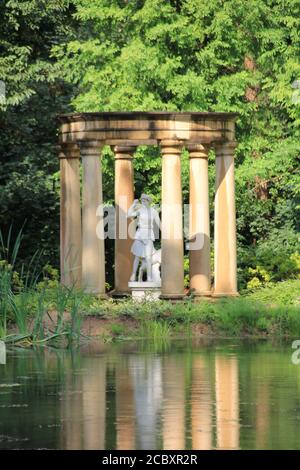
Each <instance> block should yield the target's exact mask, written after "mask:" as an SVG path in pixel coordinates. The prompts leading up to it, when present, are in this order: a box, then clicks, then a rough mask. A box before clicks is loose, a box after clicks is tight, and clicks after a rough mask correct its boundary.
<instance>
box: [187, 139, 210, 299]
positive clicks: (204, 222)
mask: <svg viewBox="0 0 300 470" xmlns="http://www.w3.org/2000/svg"><path fill="white" fill-rule="evenodd" d="M187 148H188V151H189V153H190V217H189V218H190V228H189V249H190V251H189V257H190V291H191V292H192V293H193V294H194V295H196V296H209V295H211V278H210V230H209V194H208V148H207V147H206V146H204V145H197V144H195V145H189V146H188V147H187Z"/></svg>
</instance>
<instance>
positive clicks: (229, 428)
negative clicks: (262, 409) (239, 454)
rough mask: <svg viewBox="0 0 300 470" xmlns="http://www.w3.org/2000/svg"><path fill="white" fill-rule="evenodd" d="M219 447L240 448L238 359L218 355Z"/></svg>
mask: <svg viewBox="0 0 300 470" xmlns="http://www.w3.org/2000/svg"><path fill="white" fill-rule="evenodd" d="M216 418H217V419H216V420H217V448H219V449H238V448H239V377H238V360H237V358H236V357H232V356H230V357H229V356H227V357H226V356H220V355H216Z"/></svg>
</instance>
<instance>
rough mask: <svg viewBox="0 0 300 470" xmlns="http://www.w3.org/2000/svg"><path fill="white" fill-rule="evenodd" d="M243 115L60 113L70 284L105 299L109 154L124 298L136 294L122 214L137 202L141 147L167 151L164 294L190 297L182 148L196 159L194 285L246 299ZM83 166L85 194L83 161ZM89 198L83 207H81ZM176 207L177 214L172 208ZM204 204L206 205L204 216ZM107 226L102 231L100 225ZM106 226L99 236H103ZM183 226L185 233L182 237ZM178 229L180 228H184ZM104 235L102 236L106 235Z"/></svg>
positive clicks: (119, 287)
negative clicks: (104, 155) (239, 131)
mask: <svg viewBox="0 0 300 470" xmlns="http://www.w3.org/2000/svg"><path fill="white" fill-rule="evenodd" d="M236 117H237V114H236V113H210V112H206V113H200V112H102V113H98V112H97V113H74V114H65V115H60V116H59V117H58V120H59V124H60V127H59V144H60V152H59V158H60V174H61V225H60V227H61V228H60V230H61V235H60V239H61V241H60V243H61V281H62V283H63V284H64V285H67V286H77V287H82V288H84V290H85V291H86V292H90V293H97V294H105V251H104V236H100V237H99V230H100V232H101V231H102V232H103V230H104V228H103V221H102V226H101V218H100V222H99V215H101V214H99V213H97V210H98V212H99V205H101V204H102V174H101V158H100V156H101V150H102V148H103V146H104V145H110V146H111V147H112V149H113V151H114V154H115V204H116V234H117V235H116V240H115V291H114V292H115V294H116V295H122V294H126V293H128V280H129V277H130V273H131V267H132V255H131V253H130V246H131V244H132V240H131V239H130V238H128V237H127V238H125V239H124V238H121V237H118V220H119V217H118V216H119V214H120V211H123V212H124V213H127V210H128V208H129V206H130V205H131V204H132V201H133V198H134V178H133V158H134V152H135V149H136V147H137V146H138V145H159V146H160V148H161V154H162V213H161V248H162V263H161V276H162V297H163V298H169V299H176V298H182V297H183V296H184V270H183V255H184V249H183V229H182V218H183V211H182V188H181V151H182V148H183V147H184V148H186V149H188V151H189V155H190V200H189V204H190V226H189V240H190V242H192V241H193V240H195V237H197V235H198V236H199V235H200V236H201V237H202V239H203V244H202V245H201V248H200V249H195V250H190V251H189V256H190V289H191V291H192V292H193V293H194V294H195V295H196V296H210V295H212V296H215V297H221V296H235V295H237V276H236V222H235V196H234V150H235V146H236V141H235V119H236ZM210 147H213V148H214V149H215V153H216V178H215V181H216V185H215V206H214V285H213V287H212V286H211V272H210V230H209V202H208V157H207V156H208V151H209V148H210ZM81 162H82V167H83V176H82V197H81V194H80V163H81ZM81 200H82V206H81ZM164 207H172V208H173V210H172V211H168V210H164ZM199 207H201V208H202V211H201V212H202V214H201V217H200V216H199V213H198V211H199ZM99 224H100V225H99ZM99 227H100V228H99ZM96 228H97V233H96ZM173 228H176V229H177V233H178V232H179V234H180V233H181V236H180V235H179V237H178V235H176V237H175V236H174V234H173V230H172V229H173ZM175 232H176V230H175ZM100 235H101V234H100Z"/></svg>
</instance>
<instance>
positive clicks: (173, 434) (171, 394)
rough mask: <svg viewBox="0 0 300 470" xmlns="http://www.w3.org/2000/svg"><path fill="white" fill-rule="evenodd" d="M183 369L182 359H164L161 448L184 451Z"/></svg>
mask: <svg viewBox="0 0 300 470" xmlns="http://www.w3.org/2000/svg"><path fill="white" fill-rule="evenodd" d="M184 377H185V368H184V362H183V360H182V359H177V358H176V357H168V356H167V357H165V359H164V372H163V448H164V450H182V449H185V380H184Z"/></svg>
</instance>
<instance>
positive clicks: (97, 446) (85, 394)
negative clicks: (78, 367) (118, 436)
mask: <svg viewBox="0 0 300 470" xmlns="http://www.w3.org/2000/svg"><path fill="white" fill-rule="evenodd" d="M85 367H86V369H85V370H84V371H83V372H82V374H80V375H77V376H76V377H74V376H71V377H70V378H69V380H68V381H67V384H66V392H65V394H66V397H65V399H64V400H63V402H62V420H63V422H64V428H63V432H62V441H63V446H62V448H63V449H67V450H73V449H74V450H80V449H84V450H87V449H89V450H102V449H104V448H105V414H106V413H105V412H106V361H105V359H100V358H97V359H86V360H85ZM78 372H79V371H78Z"/></svg>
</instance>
